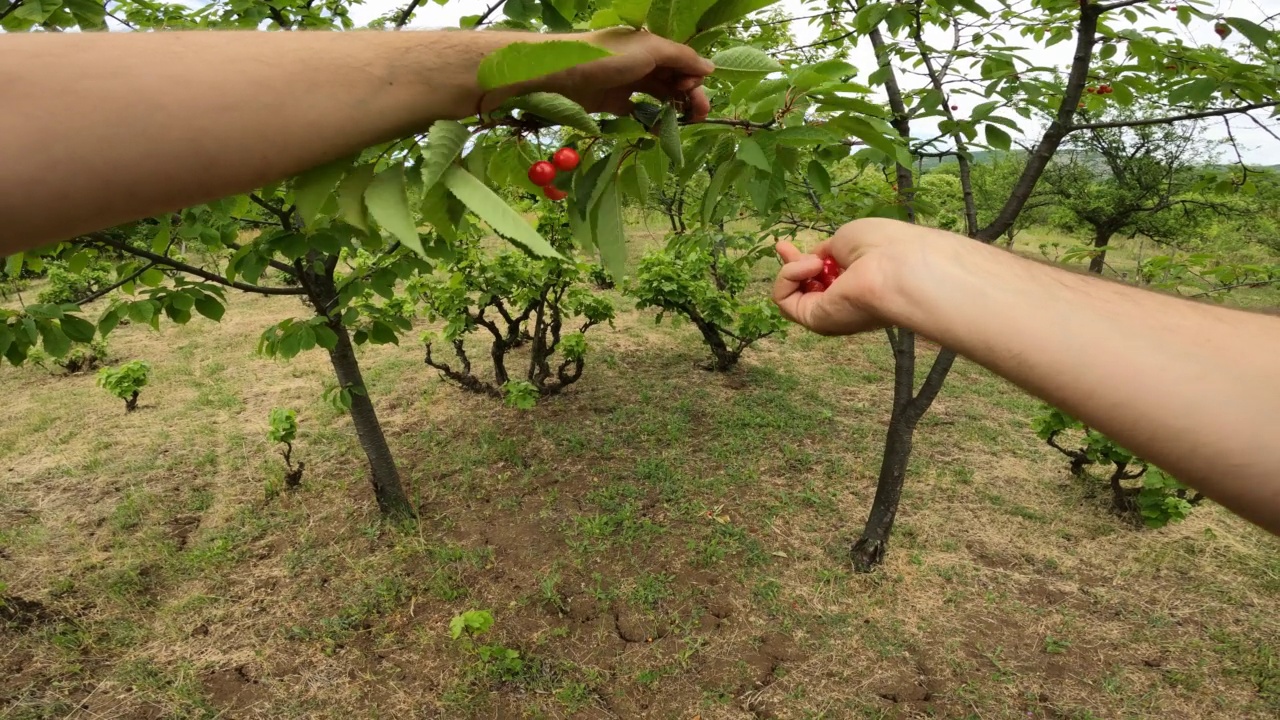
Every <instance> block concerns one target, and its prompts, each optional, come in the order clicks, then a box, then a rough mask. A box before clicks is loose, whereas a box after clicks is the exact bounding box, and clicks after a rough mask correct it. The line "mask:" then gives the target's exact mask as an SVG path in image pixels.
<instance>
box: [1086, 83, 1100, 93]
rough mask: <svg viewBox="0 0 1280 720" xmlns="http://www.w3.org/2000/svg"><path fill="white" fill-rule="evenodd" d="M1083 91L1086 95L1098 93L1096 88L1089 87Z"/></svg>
mask: <svg viewBox="0 0 1280 720" xmlns="http://www.w3.org/2000/svg"><path fill="white" fill-rule="evenodd" d="M1084 91H1085V92H1087V93H1096V92H1098V88H1096V87H1094V86H1092V85H1090V86H1089V87H1087V88H1085V89H1084Z"/></svg>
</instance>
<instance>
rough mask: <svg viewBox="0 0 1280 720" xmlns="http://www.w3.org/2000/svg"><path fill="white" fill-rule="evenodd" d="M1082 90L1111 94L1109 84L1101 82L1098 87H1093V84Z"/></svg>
mask: <svg viewBox="0 0 1280 720" xmlns="http://www.w3.org/2000/svg"><path fill="white" fill-rule="evenodd" d="M1084 91H1085V92H1087V93H1097V94H1099V95H1110V94H1111V86H1110V85H1107V84H1106V83H1103V84H1102V85H1099V86H1098V87H1094V86H1092V85H1090V86H1089V87H1087V88H1085V89H1084Z"/></svg>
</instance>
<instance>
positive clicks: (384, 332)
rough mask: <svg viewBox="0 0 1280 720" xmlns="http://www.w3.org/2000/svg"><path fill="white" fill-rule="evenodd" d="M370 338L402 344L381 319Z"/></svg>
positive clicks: (370, 330) (379, 343)
mask: <svg viewBox="0 0 1280 720" xmlns="http://www.w3.org/2000/svg"><path fill="white" fill-rule="evenodd" d="M445 182H448V180H447V179H446V180H445ZM369 339H370V340H372V341H373V344H374V345H386V344H387V343H391V344H393V345H399V344H400V336H398V335H396V331H395V328H393V327H391V326H390V325H388V324H387V323H385V322H383V321H381V320H374V321H373V324H372V325H370V326H369Z"/></svg>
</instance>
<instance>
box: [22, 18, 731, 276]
mask: <svg viewBox="0 0 1280 720" xmlns="http://www.w3.org/2000/svg"><path fill="white" fill-rule="evenodd" d="M567 37H568V38H571V39H575V40H585V41H588V42H591V43H593V44H596V45H599V46H601V47H605V48H606V49H609V50H611V51H612V52H613V53H614V55H613V56H612V57H607V58H603V59H601V60H597V61H594V62H592V63H588V64H586V65H581V66H578V67H576V68H572V69H570V70H568V71H565V72H563V73H560V74H558V75H554V76H549V77H547V78H543V79H540V80H538V81H533V82H530V83H526V84H524V85H521V86H518V87H513V88H504V89H500V90H498V91H492V92H490V93H488V94H486V93H484V92H482V91H481V89H480V88H479V87H478V85H477V84H476V70H477V68H478V67H479V64H480V61H481V60H482V59H483V58H484V57H485V56H486V55H488V54H489V53H491V52H493V51H494V50H497V49H498V48H500V47H503V46H505V45H508V44H510V43H512V42H518V41H534V42H536V41H543V40H549V39H566V38H567ZM36 68H38V71H36V70H35V69H36ZM711 69H712V66H711V65H710V63H708V62H707V61H705V60H703V59H701V58H699V57H698V55H697V53H695V52H694V51H693V50H691V49H689V48H688V47H685V46H683V45H679V44H676V43H672V42H670V41H667V40H663V39H662V38H659V37H657V36H654V35H651V34H649V33H638V32H631V31H619V30H611V31H601V32H594V33H586V34H580V35H573V36H563V35H561V36H556V35H539V34H530V33H517V32H489V31H486V32H462V31H435V32H399V33H393V32H346V33H328V32H289V33H263V32H163V33H32V34H26V35H22V34H15V35H7V36H4V37H2V38H0V107H3V108H4V112H2V113H0V158H3V162H0V218H4V222H3V223H0V256H3V255H7V254H10V253H13V252H16V251H19V250H23V249H28V248H32V247H37V246H39V245H43V244H47V243H49V242H55V241H59V240H65V239H67V238H70V237H74V236H76V235H78V234H81V233H84V232H89V231H93V230H99V229H101V228H104V227H109V226H111V225H115V224H119V223H122V222H127V221H130V220H135V219H138V218H142V217H147V216H150V215H155V214H158V213H162V212H169V211H173V210H177V209H179V208H182V207H186V206H189V205H195V204H199V203H201V202H207V201H209V200H213V199H215V198H219V197H224V196H227V195H232V194H235V193H240V192H246V191H249V190H252V189H253V188H256V187H260V186H262V185H265V184H267V183H269V182H272V181H275V180H279V179H282V178H285V177H288V176H290V175H294V174H296V173H299V172H301V171H303V170H306V169H307V168H310V167H313V166H316V165H319V164H321V163H324V162H327V161H330V160H333V159H336V158H339V157H342V156H344V155H347V154H352V153H355V152H357V151H359V150H360V149H362V148H365V147H368V146H370V145H374V144H377V143H380V142H384V141H387V140H391V139H394V138H397V137H402V136H405V135H408V134H410V133H414V132H420V131H423V130H425V129H426V128H427V127H429V126H430V124H431V123H432V122H433V121H435V120H440V119H459V118H464V117H467V116H470V115H474V114H475V113H476V111H477V109H481V108H483V109H484V110H486V111H488V110H492V109H494V108H495V107H496V106H497V105H498V104H499V103H500V102H501V101H502V100H504V99H506V98H508V97H510V96H512V95H514V94H517V93H520V92H528V91H532V90H549V91H553V92H559V93H562V94H565V95H568V96H570V97H572V98H573V99H575V100H578V101H579V102H581V103H582V104H583V105H584V106H586V107H587V108H588V109H589V110H593V111H609V112H626V111H627V110H629V107H630V103H629V100H628V98H629V97H630V95H631V94H632V92H636V91H639V92H647V93H649V94H653V95H657V96H659V97H676V98H680V99H685V98H686V97H687V99H688V101H689V103H690V108H689V109H690V112H691V114H692V115H693V116H694V117H695V119H697V118H699V117H701V116H705V115H706V112H707V109H708V107H707V101H706V97H705V95H704V94H703V93H702V91H701V89H700V88H699V87H698V86H699V85H700V84H701V81H702V77H703V76H705V75H706V74H707V73H708V72H710V70H711Z"/></svg>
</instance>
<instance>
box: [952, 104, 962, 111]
mask: <svg viewBox="0 0 1280 720" xmlns="http://www.w3.org/2000/svg"><path fill="white" fill-rule="evenodd" d="M951 109H952V110H959V109H960V106H959V105H952V106H951Z"/></svg>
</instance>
